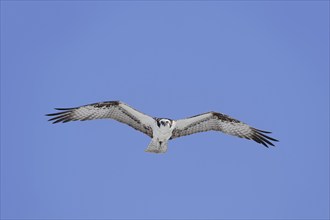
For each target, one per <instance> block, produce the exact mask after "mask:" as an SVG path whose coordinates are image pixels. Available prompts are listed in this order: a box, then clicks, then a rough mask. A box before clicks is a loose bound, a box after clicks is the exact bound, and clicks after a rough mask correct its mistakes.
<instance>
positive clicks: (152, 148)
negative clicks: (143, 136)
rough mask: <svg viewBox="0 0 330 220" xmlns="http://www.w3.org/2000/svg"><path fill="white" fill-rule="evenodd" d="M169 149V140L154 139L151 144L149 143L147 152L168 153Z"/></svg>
mask: <svg viewBox="0 0 330 220" xmlns="http://www.w3.org/2000/svg"><path fill="white" fill-rule="evenodd" d="M166 151H167V141H158V140H154V139H152V140H151V142H150V144H149V145H148V147H147V149H145V152H150V153H156V154H159V153H166Z"/></svg>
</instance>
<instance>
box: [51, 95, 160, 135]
mask: <svg viewBox="0 0 330 220" xmlns="http://www.w3.org/2000/svg"><path fill="white" fill-rule="evenodd" d="M55 109H56V110H59V111H60V112H57V113H53V114H47V115H46V116H52V118H51V119H49V121H53V123H59V122H63V123H66V122H70V121H78V120H79V121H85V120H94V119H114V120H116V121H119V122H122V123H124V124H127V125H129V126H131V127H132V128H134V129H136V130H138V131H141V132H143V133H145V134H146V135H148V136H149V137H151V138H152V136H153V135H152V133H153V132H152V127H153V124H154V123H156V122H155V119H154V118H152V117H150V116H148V115H146V114H143V113H141V112H139V111H137V110H135V109H133V108H132V107H130V106H128V105H127V104H125V103H123V102H120V101H107V102H98V103H93V104H89V105H84V106H80V107H76V108H55Z"/></svg>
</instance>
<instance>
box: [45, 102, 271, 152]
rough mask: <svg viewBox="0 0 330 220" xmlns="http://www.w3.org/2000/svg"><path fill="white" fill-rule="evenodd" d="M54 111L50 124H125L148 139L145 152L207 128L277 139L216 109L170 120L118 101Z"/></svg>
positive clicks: (262, 139) (264, 141)
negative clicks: (98, 121)
mask: <svg viewBox="0 0 330 220" xmlns="http://www.w3.org/2000/svg"><path fill="white" fill-rule="evenodd" d="M56 110H59V111H60V112H57V113H53V114H47V116H52V118H51V119H49V121H53V123H59V122H63V123H65V122H69V121H77V120H80V121H85V120H94V119H106V118H108V119H114V120H116V121H119V122H122V123H125V124H127V125H129V126H131V127H133V128H134V129H136V130H138V131H141V132H143V133H145V134H146V135H148V136H149V137H151V138H152V141H151V142H150V144H149V146H148V148H147V149H146V151H147V152H153V153H165V152H166V150H167V142H168V140H170V139H175V138H178V137H181V136H186V135H191V134H194V133H198V132H205V131H211V130H213V131H221V132H223V133H226V134H230V135H234V136H237V137H241V138H246V139H250V140H254V141H256V142H257V143H260V144H262V145H264V146H265V147H268V146H269V145H271V146H274V144H273V143H272V142H271V141H277V140H276V139H274V138H271V137H269V136H267V135H265V134H268V133H270V132H268V131H262V130H258V129H256V128H253V127H250V126H249V125H247V124H245V123H242V122H240V121H238V120H236V119H234V118H231V117H229V116H228V115H225V114H222V113H218V112H208V113H204V114H200V115H196V116H193V117H190V118H186V119H180V120H171V119H166V118H155V117H151V116H148V115H146V114H144V113H142V112H139V111H137V110H136V109H134V108H132V107H130V106H129V105H127V104H125V103H123V102H120V101H107V102H99V103H93V104H89V105H84V106H80V107H76V108H56Z"/></svg>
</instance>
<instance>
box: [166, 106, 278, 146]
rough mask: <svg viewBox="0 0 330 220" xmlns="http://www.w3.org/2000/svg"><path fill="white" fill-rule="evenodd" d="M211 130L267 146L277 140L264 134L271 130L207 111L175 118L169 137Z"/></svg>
mask: <svg viewBox="0 0 330 220" xmlns="http://www.w3.org/2000/svg"><path fill="white" fill-rule="evenodd" d="M211 130H213V131H221V132H224V133H226V134H230V135H234V136H237V137H240V138H246V139H249V140H254V141H256V142H257V143H260V144H262V145H264V146H265V147H268V145H271V146H274V144H273V143H272V142H271V141H278V140H276V139H274V138H271V137H269V136H267V135H265V134H267V133H271V132H268V131H262V130H258V129H256V128H253V127H250V126H249V125H247V124H245V123H243V122H240V121H238V120H236V119H234V118H231V117H229V116H228V115H225V114H222V113H218V112H208V113H204V114H200V115H196V116H193V117H190V118H186V119H181V120H177V121H176V127H175V129H174V130H173V133H172V137H171V139H174V138H178V137H181V136H185V135H190V134H194V133H198V132H204V131H211Z"/></svg>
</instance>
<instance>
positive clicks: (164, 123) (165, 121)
mask: <svg viewBox="0 0 330 220" xmlns="http://www.w3.org/2000/svg"><path fill="white" fill-rule="evenodd" d="M157 125H158V127H161V126H164V127H169V128H170V127H171V126H172V120H170V119H166V118H162V119H158V120H157Z"/></svg>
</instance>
